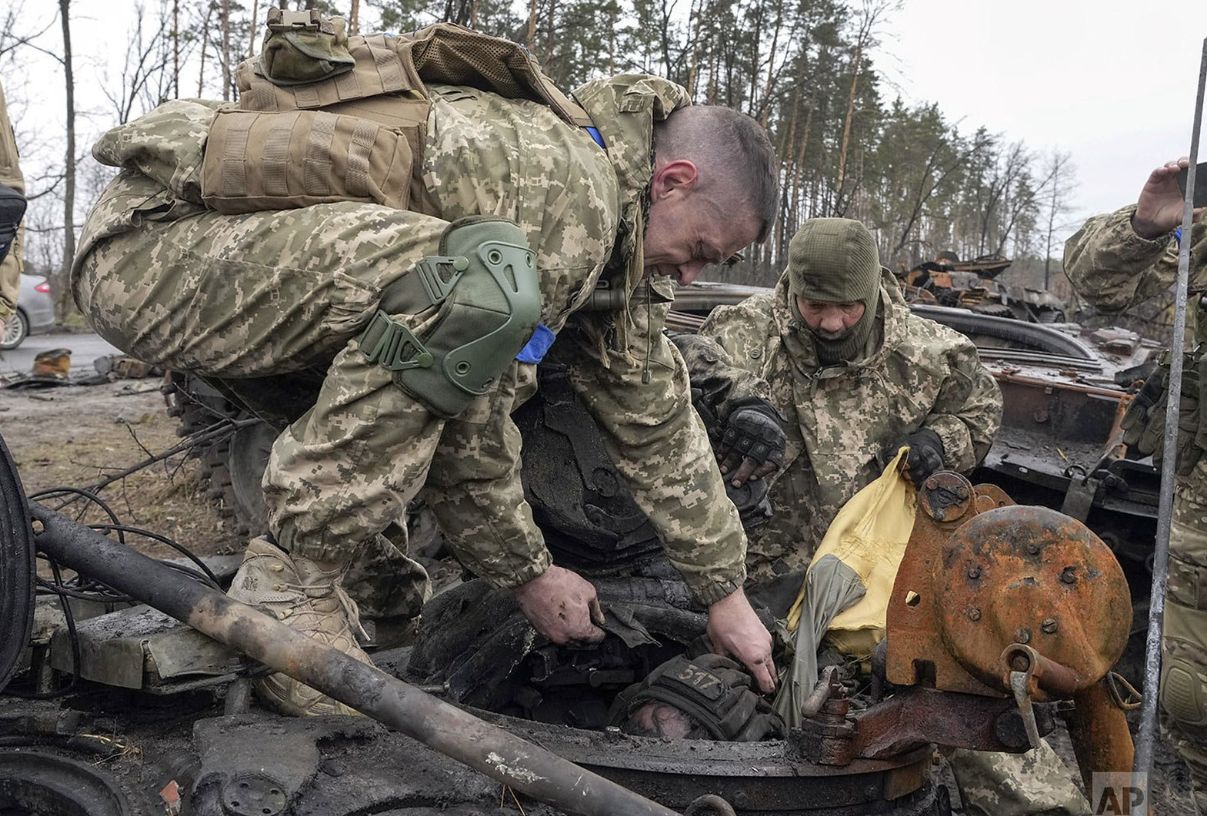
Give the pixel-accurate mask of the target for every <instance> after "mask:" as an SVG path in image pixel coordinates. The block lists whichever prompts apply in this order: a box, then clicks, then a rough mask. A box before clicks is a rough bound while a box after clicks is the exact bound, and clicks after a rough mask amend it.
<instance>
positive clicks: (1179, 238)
mask: <svg viewBox="0 0 1207 816" xmlns="http://www.w3.org/2000/svg"><path fill="white" fill-rule="evenodd" d="M1173 239H1174V240H1175V241H1177V242H1178V246H1181V245H1182V228H1181V227H1178V228H1177V229H1176V230H1174V231H1173Z"/></svg>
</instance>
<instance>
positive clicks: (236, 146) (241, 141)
mask: <svg viewBox="0 0 1207 816" xmlns="http://www.w3.org/2000/svg"><path fill="white" fill-rule="evenodd" d="M250 131H251V122H237V123H235V124H234V125H233V126H232V127H231V128H230V131H229V133H228V137H227V140H226V142H225V143H224V144H223V146H222V192H223V194H224V195H230V194H232V193H233V192H235V191H237V190H245V189H247V172H246V167H247V165H246V164H244V157H245V156H246V155H247V138H248V135H249V132H250Z"/></svg>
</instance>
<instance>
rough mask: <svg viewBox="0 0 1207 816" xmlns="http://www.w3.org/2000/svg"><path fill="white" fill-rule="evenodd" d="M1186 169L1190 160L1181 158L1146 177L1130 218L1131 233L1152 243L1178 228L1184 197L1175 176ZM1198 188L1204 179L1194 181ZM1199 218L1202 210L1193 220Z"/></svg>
mask: <svg viewBox="0 0 1207 816" xmlns="http://www.w3.org/2000/svg"><path fill="white" fill-rule="evenodd" d="M1189 166H1190V160H1189V159H1187V158H1186V157H1185V156H1183V157H1182V158H1180V159H1178V160H1177V161H1171V162H1166V163H1165V164H1163V165H1162V166H1160V167H1158V168H1157V169H1156V170H1154V171H1152V173H1151V174H1149V176H1148V181H1146V182H1145V183H1144V188H1143V189H1142V190H1140V198H1139V199H1137V200H1136V212H1135V214H1134V215H1133V216H1132V229H1133V230H1134V231H1135V233H1136V235H1138V236H1140V237H1141V238H1143V239H1145V240H1147V241H1151V240H1153V239H1155V238H1160V237H1161V236H1162V235H1164V234H1166V233H1167V232H1172V231H1173V230H1174V228H1176V227H1178V226H1181V224H1182V207H1183V206H1184V202H1185V197H1184V196H1183V195H1182V190H1181V189H1180V188H1179V187H1178V173H1180V172H1181V171H1182V170H1185V169H1186V168H1187V167H1189ZM1200 184H1207V179H1195V186H1196V187H1198V185H1200ZM1202 215H1203V210H1202V208H1200V209H1197V210H1195V211H1194V220H1195V221H1198V220H1199V219H1200V218H1201V217H1202Z"/></svg>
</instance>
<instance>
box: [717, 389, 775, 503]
mask: <svg viewBox="0 0 1207 816" xmlns="http://www.w3.org/2000/svg"><path fill="white" fill-rule="evenodd" d="M787 442H788V436H787V434H786V433H785V432H784V419H783V417H781V416H780V415H779V412H778V411H776V410H775V409H774V408H773V407H771V403H769V402H767V401H766V400H761V399H758V398H757V397H751V398H750V399H746V400H741V401H739V402H737V403H735V404H734V406H733V408H732V409H731V410H730V412H729V418H728V419H726V420H725V426H724V430H722V432H721V438H720V440H719V441H717V442H715V443H714V448H715V450H716V453H717V461H718V462H719V463H720V465H721V473H722V474H724V475H725V477H726V478H727V479H729V480H730V481H731V482H733V483H734V484H735V485H737V486H739V487H740V486H741V485H742V484H743V483H744V482H746V480H748V479H761V478H763V477H764V476H769V475H771V474H772V473H774V472H775V471H777V470H779V469H780V468H781V467H783V464H784V447H785V446H786V445H787Z"/></svg>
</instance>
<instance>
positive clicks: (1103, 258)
mask: <svg viewBox="0 0 1207 816" xmlns="http://www.w3.org/2000/svg"><path fill="white" fill-rule="evenodd" d="M1135 211H1136V208H1135V206H1134V205H1133V206H1130V207H1124V208H1123V209H1120V210H1117V211H1115V212H1113V213H1108V214H1105V215H1098V216H1094V217H1093V218H1091V219H1089V220H1088V221H1087V222H1086V223H1085V225H1084V226H1083V227H1082V228H1081V229H1080V230H1079V231H1078V232H1077V233H1076V234H1075V235H1073V237H1071V238H1070V239H1069V240H1068V242H1067V243H1066V244H1065V270H1066V271H1067V272H1068V275H1069V279H1070V280H1071V281H1072V282H1073V286H1074V287H1075V288H1076V289H1077V293H1078V294H1079V295H1081V297H1083V298H1085V299H1086V300H1087V301H1089V302H1090V303H1091V304H1093V305H1094V306H1096V307H1098V308H1099V309H1101V310H1102V311H1106V312H1113V311H1120V310H1123V309H1126V308H1128V307H1130V306H1132V305H1134V304H1136V303H1139V302H1141V301H1143V300H1145V299H1146V298H1149V297H1152V296H1153V295H1156V294H1158V293H1160V292H1163V291H1166V290H1168V289H1169V287H1170V286H1171V285H1173V283H1174V281H1175V279H1176V276H1177V269H1178V254H1177V251H1178V247H1177V242H1176V241H1175V240H1174V239H1173V236H1172V235H1165V236H1162V237H1160V238H1158V239H1155V240H1151V241H1149V240H1145V239H1143V238H1141V237H1139V236H1138V235H1136V233H1135V231H1134V230H1133V229H1132V226H1131V218H1132V215H1133V214H1134V213H1135ZM1190 240H1191V242H1192V243H1191V256H1190V257H1191V268H1190V289H1191V291H1192V292H1196V293H1197V292H1203V291H1207V225H1205V224H1196V225H1195V227H1194V229H1193V231H1192V233H1191V236H1190ZM1195 301H1196V298H1191V303H1192V304H1193V303H1194V302H1195ZM1203 318H1204V316H1203V314H1202V309H1201V308H1200V309H1193V308H1192V309H1189V310H1188V313H1187V324H1188V326H1187V336H1188V337H1191V336H1193V337H1195V338H1196V340H1197V342H1196V343H1194V344H1193V349H1194V350H1193V353H1192V355H1191V364H1193V361H1194V360H1197V359H1198V358H1199V357H1201V356H1202V354H1203V350H1204V345H1203V343H1204V340H1205V339H1207V338H1205V335H1207V320H1204V319H1203ZM1187 342H1188V344H1190V343H1191V342H1192V341H1190V340H1188V341H1187ZM1190 396H1192V397H1194V396H1198V395H1190ZM1186 398H1187V396H1186V395H1184V397H1183V400H1184V401H1185V400H1186ZM1162 647H1163V652H1164V654H1163V655H1162V666H1161V686H1160V691H1159V693H1160V697H1161V707H1162V708H1163V709H1164V711H1165V713H1166V715H1167V716H1166V720H1165V722H1166V725H1167V726H1168V728H1169V731H1170V736H1171V737H1172V739H1173V742H1174V745H1175V746H1176V747H1177V749H1178V753H1180V754H1181V755H1182V758H1183V759H1185V760H1186V763H1187V765H1188V766H1189V768H1190V772H1191V776H1192V778H1193V780H1194V787H1195V798H1196V799H1197V800H1198V804H1199V809H1200V810H1202V811H1204V812H1207V459H1204V458H1200V459H1199V461H1198V463H1197V464H1195V466H1194V467H1193V468H1192V469H1190V470H1189V473H1188V474H1187V475H1186V476H1179V477H1178V479H1177V483H1176V485H1175V487H1174V502H1173V518H1172V519H1171V524H1170V532H1169V595H1168V597H1167V598H1166V604H1165V632H1164V639H1163V641H1162Z"/></svg>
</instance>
